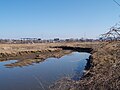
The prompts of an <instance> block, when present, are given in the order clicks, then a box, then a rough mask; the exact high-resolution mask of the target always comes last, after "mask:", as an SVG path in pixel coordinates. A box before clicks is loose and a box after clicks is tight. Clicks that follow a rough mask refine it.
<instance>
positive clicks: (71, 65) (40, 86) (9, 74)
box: [0, 52, 90, 90]
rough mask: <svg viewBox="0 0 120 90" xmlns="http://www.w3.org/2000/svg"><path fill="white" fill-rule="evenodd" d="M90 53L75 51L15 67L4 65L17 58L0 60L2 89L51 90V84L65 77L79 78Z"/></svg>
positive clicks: (0, 84)
mask: <svg viewBox="0 0 120 90" xmlns="http://www.w3.org/2000/svg"><path fill="white" fill-rule="evenodd" d="M89 55H90V54H88V53H78V52H73V53H71V54H69V55H66V56H63V57H61V58H59V59H58V58H49V59H47V60H45V61H44V62H41V63H38V64H33V65H29V66H25V67H14V68H6V67H5V66H4V65H5V64H8V63H13V62H16V60H10V61H7V62H0V90H49V89H48V86H49V85H51V84H52V83H54V82H55V81H57V80H59V79H61V78H63V77H70V78H72V79H74V80H78V79H79V77H80V76H81V75H82V73H83V70H84V67H85V65H86V62H87V61H86V59H87V58H88V57H89Z"/></svg>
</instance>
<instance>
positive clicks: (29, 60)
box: [5, 49, 72, 67]
mask: <svg viewBox="0 0 120 90" xmlns="http://www.w3.org/2000/svg"><path fill="white" fill-rule="evenodd" d="M70 53H72V51H71V50H67V51H66V50H62V49H47V50H45V51H34V52H32V53H30V54H28V53H27V54H26V55H21V56H16V57H10V58H9V59H8V58H7V59H6V60H10V59H12V60H15V59H16V60H17V62H15V63H10V64H6V65H5V66H6V67H17V66H19V67H22V66H27V65H32V64H33V63H39V62H42V61H44V60H45V59H47V58H50V57H55V58H60V57H62V56H64V55H66V54H70ZM22 54H24V53H22ZM18 55H19V54H18Z"/></svg>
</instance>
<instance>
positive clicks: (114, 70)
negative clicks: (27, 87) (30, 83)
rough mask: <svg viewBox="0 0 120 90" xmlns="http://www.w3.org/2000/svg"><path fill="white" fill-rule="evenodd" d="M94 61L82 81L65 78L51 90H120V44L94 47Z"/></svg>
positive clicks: (108, 43) (104, 44) (102, 44)
mask: <svg viewBox="0 0 120 90" xmlns="http://www.w3.org/2000/svg"><path fill="white" fill-rule="evenodd" d="M90 59H91V60H92V62H91V65H90V67H89V68H87V69H86V70H85V73H84V75H83V77H82V78H81V80H79V81H74V80H71V79H70V78H64V79H61V80H59V81H58V82H56V83H55V84H54V85H52V86H51V87H50V89H51V90H120V42H119V41H118V42H104V43H100V44H99V45H97V46H96V47H93V51H92V56H91V57H90Z"/></svg>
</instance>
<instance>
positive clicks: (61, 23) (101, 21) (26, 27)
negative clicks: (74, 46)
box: [0, 0, 120, 39]
mask: <svg viewBox="0 0 120 90" xmlns="http://www.w3.org/2000/svg"><path fill="white" fill-rule="evenodd" d="M116 1H118V2H119V3H120V1H119V0H116ZM119 15H120V7H119V6H118V5H117V4H116V3H114V2H113V0H0V38H24V37H30V38H32V37H35V38H44V39H50V38H51V39H52V38H56V37H58V38H81V37H86V38H97V37H98V36H99V35H100V34H103V33H105V32H107V31H108V29H109V28H110V27H111V26H113V25H114V24H116V23H117V22H119V20H120V17H119Z"/></svg>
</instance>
